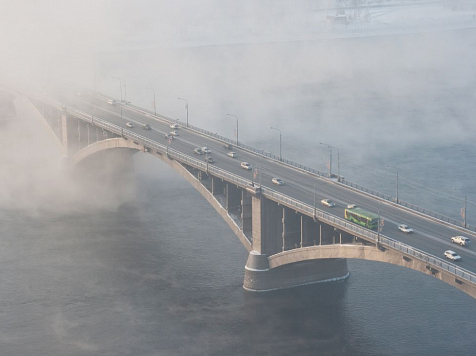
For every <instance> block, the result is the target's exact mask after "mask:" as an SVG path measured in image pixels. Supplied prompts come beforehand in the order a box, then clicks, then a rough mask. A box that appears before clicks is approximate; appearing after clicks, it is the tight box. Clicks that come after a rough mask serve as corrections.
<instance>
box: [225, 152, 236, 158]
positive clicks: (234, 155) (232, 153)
mask: <svg viewBox="0 0 476 356" xmlns="http://www.w3.org/2000/svg"><path fill="white" fill-rule="evenodd" d="M227 155H228V156H229V157H231V158H236V152H228V153H227Z"/></svg>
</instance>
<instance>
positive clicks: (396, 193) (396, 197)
mask: <svg viewBox="0 0 476 356" xmlns="http://www.w3.org/2000/svg"><path fill="white" fill-rule="evenodd" d="M385 167H388V168H392V169H395V172H396V173H397V180H396V183H395V191H396V192H395V199H396V201H397V204H398V169H397V168H395V167H393V166H389V165H388V164H386V165H385Z"/></svg>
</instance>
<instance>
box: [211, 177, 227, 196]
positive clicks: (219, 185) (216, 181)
mask: <svg viewBox="0 0 476 356" xmlns="http://www.w3.org/2000/svg"><path fill="white" fill-rule="evenodd" d="M212 194H213V195H221V194H225V182H223V179H221V178H217V177H213V176H212Z"/></svg>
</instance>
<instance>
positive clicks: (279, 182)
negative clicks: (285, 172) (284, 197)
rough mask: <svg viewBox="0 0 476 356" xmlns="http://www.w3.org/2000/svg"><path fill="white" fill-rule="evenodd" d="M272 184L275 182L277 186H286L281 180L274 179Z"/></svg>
mask: <svg viewBox="0 0 476 356" xmlns="http://www.w3.org/2000/svg"><path fill="white" fill-rule="evenodd" d="M271 182H273V184H276V185H284V182H283V181H282V180H281V179H279V178H273V179H271Z"/></svg>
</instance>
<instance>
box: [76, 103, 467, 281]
mask: <svg viewBox="0 0 476 356" xmlns="http://www.w3.org/2000/svg"><path fill="white" fill-rule="evenodd" d="M70 111H71V112H74V113H75V115H77V116H78V118H81V119H82V120H85V121H87V122H90V123H92V124H94V125H96V126H99V127H102V128H103V129H107V130H109V131H111V132H113V133H116V134H118V135H121V136H124V137H126V138H128V139H133V140H136V141H137V142H138V143H141V144H143V145H144V146H146V147H150V148H154V149H156V150H158V151H160V152H162V153H166V154H169V155H170V156H171V157H173V158H175V159H178V160H180V161H182V162H187V163H188V164H189V165H191V166H193V167H196V168H199V169H202V170H206V169H207V168H208V171H209V172H211V173H213V174H215V175H216V176H217V177H220V178H223V179H226V180H228V181H231V182H234V183H236V184H237V185H239V186H242V187H247V186H250V185H251V183H252V182H251V181H250V180H247V179H244V178H242V177H240V176H237V175H235V174H233V173H230V172H227V171H225V170H223V169H220V168H218V167H214V166H210V165H207V164H206V163H205V162H203V161H201V160H198V159H196V158H193V157H191V156H189V155H186V154H183V153H181V152H179V151H176V150H174V149H170V148H169V147H168V146H166V145H163V144H160V143H157V142H155V141H153V140H151V139H148V138H147V137H144V136H141V135H138V134H136V133H135V132H133V131H129V130H127V129H124V128H122V127H120V126H117V125H114V124H111V123H109V122H107V121H105V120H102V119H99V118H93V117H91V115H87V114H84V113H82V112H80V111H78V110H74V109H70ZM262 192H263V195H264V196H266V197H268V198H272V199H273V200H274V201H276V202H278V203H281V204H283V205H286V206H288V207H292V208H294V209H295V210H296V211H300V212H302V213H304V214H306V215H308V216H315V217H316V218H318V219H319V220H321V221H325V222H327V223H329V224H330V225H334V226H336V227H340V228H342V229H343V230H346V231H350V232H352V233H354V234H355V235H356V236H360V237H363V238H365V239H367V240H370V241H372V242H374V243H376V244H380V245H382V246H385V247H387V248H390V249H394V250H398V251H400V252H402V253H404V254H406V255H409V256H411V257H413V258H416V259H418V260H420V261H423V262H425V263H427V264H428V265H429V266H433V267H437V268H440V269H442V270H445V271H447V272H449V273H452V274H454V275H455V276H458V277H459V278H461V279H464V280H466V281H469V282H471V283H476V274H475V273H472V272H470V271H468V270H466V269H463V268H459V267H457V266H455V265H453V264H450V263H447V262H446V261H445V260H443V259H441V258H438V257H436V256H433V255H430V254H427V253H425V252H424V251H421V250H418V249H415V248H413V247H411V246H409V245H406V244H403V243H401V242H399V241H396V240H394V239H392V238H390V237H388V236H385V235H382V234H377V233H375V232H374V231H371V230H368V229H364V228H362V227H360V226H358V225H356V224H353V223H350V222H348V221H347V220H345V219H342V218H339V217H336V216H333V215H330V214H328V213H325V212H323V211H322V210H319V209H317V208H316V207H313V206H311V205H309V204H306V203H304V202H301V201H299V200H297V199H293V198H290V197H289V196H286V195H283V194H281V193H278V192H276V191H275V190H273V189H270V188H263V187H262Z"/></svg>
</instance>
